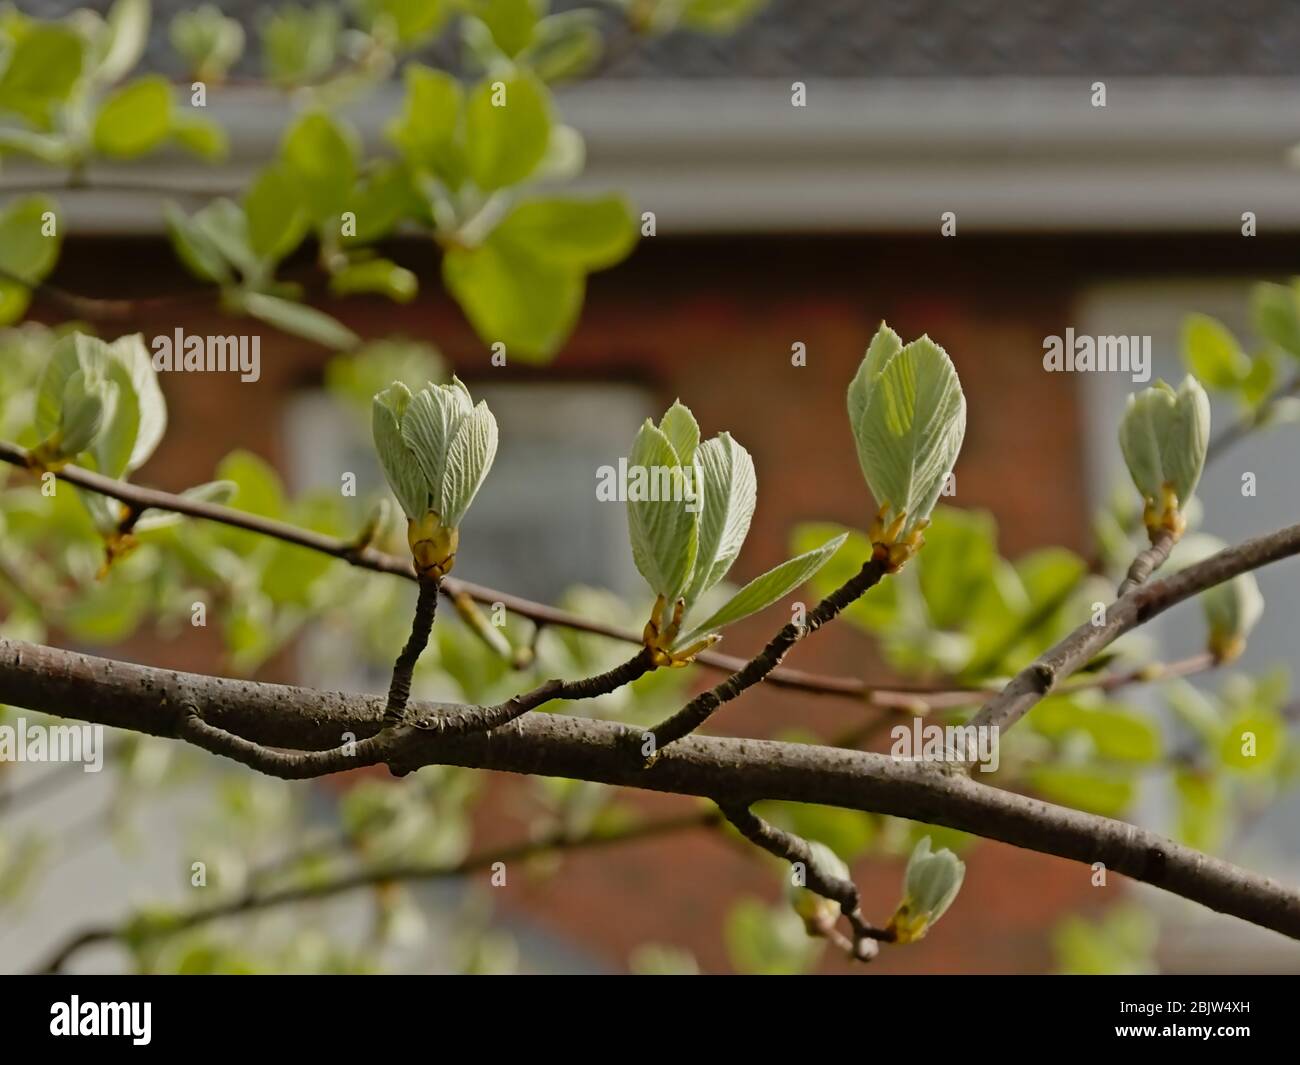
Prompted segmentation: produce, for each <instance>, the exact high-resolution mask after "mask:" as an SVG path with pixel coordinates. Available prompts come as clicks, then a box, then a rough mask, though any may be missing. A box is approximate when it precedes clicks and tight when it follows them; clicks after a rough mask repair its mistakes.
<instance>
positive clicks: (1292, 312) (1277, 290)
mask: <svg viewBox="0 0 1300 1065" xmlns="http://www.w3.org/2000/svg"><path fill="white" fill-rule="evenodd" d="M1298 299H1300V293H1298V292H1297V289H1296V287H1295V285H1294V284H1292V285H1275V284H1272V283H1269V282H1261V283H1260V284H1257V285H1255V286H1253V287H1252V288H1251V290H1250V313H1251V320H1252V322H1253V323H1254V326H1255V332H1257V333H1258V334H1259V335H1260V336H1262V337H1263V338H1264V339H1265V340H1268V341H1270V342H1271V343H1273V344H1275V345H1277V346H1278V347H1279V348H1281V349H1282V350H1283V351H1285V352H1286V353H1287V354H1288V355H1292V356H1294V357H1295V358H1300V304H1298V303H1297V300H1298Z"/></svg>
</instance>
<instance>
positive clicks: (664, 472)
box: [627, 418, 699, 602]
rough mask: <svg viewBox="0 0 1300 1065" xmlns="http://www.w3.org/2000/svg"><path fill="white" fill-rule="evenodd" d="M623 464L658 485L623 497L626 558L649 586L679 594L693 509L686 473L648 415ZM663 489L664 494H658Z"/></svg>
mask: <svg viewBox="0 0 1300 1065" xmlns="http://www.w3.org/2000/svg"><path fill="white" fill-rule="evenodd" d="M629 467H632V468H636V469H640V470H644V471H646V473H647V474H648V476H649V479H650V480H651V481H653V482H655V483H656V484H657V485H658V487H659V489H660V490H659V491H655V492H649V493H645V494H649V495H653V496H655V497H656V498H650V499H643V498H636V499H632V498H629V499H628V504H627V523H628V531H629V533H630V534H631V538H632V560H633V561H634V562H635V563H636V568H637V570H638V571H640V573H641V576H643V577H644V578H645V579H646V583H648V584H649V585H650V588H651V590H652V591H653V592H654V593H655V594H656V595H662V596H663V597H664V598H665V599H667V600H668V601H670V602H671V601H672V600H674V599H676V598H677V597H678V596H679V595H680V594H681V593H682V591H683V589H684V588H685V586H686V583H687V581H689V580H690V576H691V571H692V569H693V568H694V565H695V555H696V551H697V550H698V535H699V514H698V512H693V510H692V509H688V507H689V504H688V503H687V502H686V499H685V495H686V489H687V488H688V486H687V484H686V481H685V476H686V475H685V473H684V471H683V470H682V469H681V467H680V465H679V464H678V461H677V452H676V451H674V450H673V445H672V443H671V442H670V441H669V439H668V437H667V435H665V433H664V432H663V430H661V429H659V428H658V427H657V426H656V425H655V424H654V423H653V422H652V421H650V420H649V419H648V418H647V419H646V421H645V424H644V425H642V426H641V429H640V431H639V432H638V433H637V435H636V440H635V442H634V443H633V445H632V454H631V455H630V456H629ZM665 491H666V492H667V495H668V498H662V497H663V495H664V493H665ZM631 495H632V492H631V490H630V489H629V496H631Z"/></svg>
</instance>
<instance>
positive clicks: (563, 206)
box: [494, 196, 637, 271]
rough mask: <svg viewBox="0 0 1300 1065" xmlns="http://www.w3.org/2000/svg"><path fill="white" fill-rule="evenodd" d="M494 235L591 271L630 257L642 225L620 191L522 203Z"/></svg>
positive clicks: (553, 258) (537, 255)
mask: <svg viewBox="0 0 1300 1065" xmlns="http://www.w3.org/2000/svg"><path fill="white" fill-rule="evenodd" d="M494 236H495V237H496V238H497V239H498V240H503V241H509V242H510V243H511V244H513V245H514V246H515V247H517V248H519V249H521V250H523V251H526V252H528V253H529V254H531V255H533V256H535V257H536V258H539V259H547V260H551V261H553V262H557V263H563V264H565V265H567V266H571V267H573V268H575V269H579V270H584V271H590V270H603V269H606V268H607V267H610V266H613V265H614V264H615V263H618V262H621V261H622V260H623V259H625V258H626V257H627V255H628V253H629V252H630V251H631V250H632V248H633V247H634V246H635V244H636V240H637V228H636V221H635V220H634V219H633V217H632V211H631V208H630V207H629V205H628V203H627V201H626V200H624V199H623V198H622V197H620V196H605V197H601V198H599V199H592V200H568V199H545V200H531V201H529V202H527V203H522V204H520V205H519V206H518V207H516V208H515V209H514V210H513V211H512V212H511V213H510V214H508V215H507V216H506V217H505V219H504V220H503V221H502V222H501V223H500V225H499V226H498V227H497V229H496V231H495V233H494Z"/></svg>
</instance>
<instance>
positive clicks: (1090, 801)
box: [1029, 765, 1137, 817]
mask: <svg viewBox="0 0 1300 1065" xmlns="http://www.w3.org/2000/svg"><path fill="white" fill-rule="evenodd" d="M1029 783H1030V786H1031V787H1032V788H1033V789H1034V790H1035V791H1036V792H1038V793H1039V794H1040V795H1042V796H1043V798H1045V799H1048V800H1050V801H1052V802H1058V803H1061V804H1062V805H1065V806H1069V807H1072V808H1074V809H1076V810H1085V811H1087V812H1088V813H1094V814H1101V815H1102V816H1104V817H1118V816H1119V815H1120V814H1122V813H1124V811H1125V810H1127V809H1128V808H1129V806H1131V805H1132V803H1133V800H1134V798H1135V797H1136V795H1137V789H1136V787H1135V785H1134V781H1133V778H1132V776H1131V775H1129V774H1128V773H1124V772H1120V771H1118V770H1111V769H1104V768H1101V767H1099V766H1092V767H1082V766H1064V765H1044V766H1037V767H1035V768H1033V769H1031V770H1030V772H1029Z"/></svg>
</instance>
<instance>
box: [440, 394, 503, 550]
mask: <svg viewBox="0 0 1300 1065" xmlns="http://www.w3.org/2000/svg"><path fill="white" fill-rule="evenodd" d="M496 453H497V422H496V419H495V418H494V417H493V416H492V412H491V411H490V410H488V407H487V403H485V402H484V401H482V400H479V403H478V406H476V407H475V408H474V409H473V411H472V412H470V414H469V415H467V416H466V417H465V418H463V419H462V420H461V423H460V427H459V428H458V429H457V430H456V436H455V438H454V439H453V440H452V442H451V446H450V447H449V448H448V449H447V466H446V472H445V474H444V475H443V489H442V505H443V511H442V512H441V516H442V520H443V524H445V525H450V526H453V527H455V526H457V525H459V524H460V522H461V519H462V518H463V517H464V516H465V512H466V511H467V510H469V505H470V504H471V503H472V502H473V501H474V496H475V495H477V494H478V490H479V487H480V486H481V485H482V484H483V479H484V478H485V477H487V474H488V470H490V469H491V468H492V461H493V460H494V459H495V458H496Z"/></svg>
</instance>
